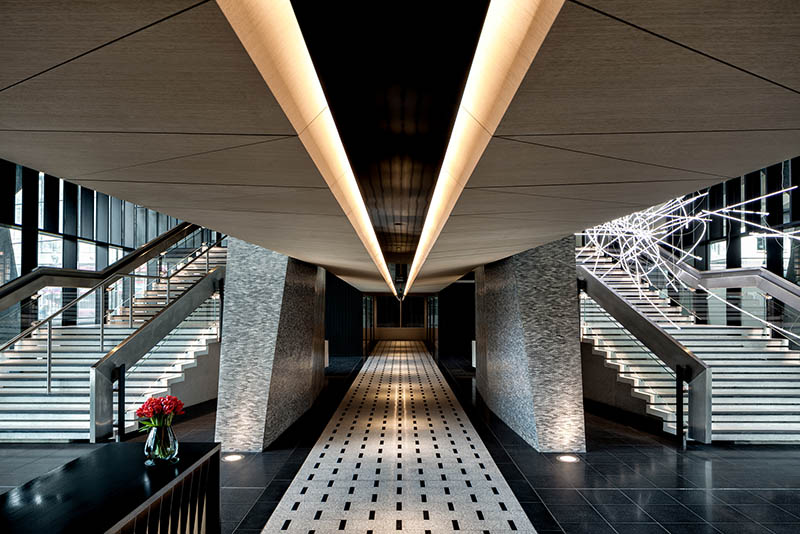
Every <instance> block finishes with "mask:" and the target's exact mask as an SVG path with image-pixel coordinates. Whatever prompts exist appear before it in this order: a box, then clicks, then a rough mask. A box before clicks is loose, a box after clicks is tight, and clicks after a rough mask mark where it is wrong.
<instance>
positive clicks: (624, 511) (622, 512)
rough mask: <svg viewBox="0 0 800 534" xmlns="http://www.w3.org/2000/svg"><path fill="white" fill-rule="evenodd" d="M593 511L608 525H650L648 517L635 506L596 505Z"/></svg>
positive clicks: (650, 520) (650, 518)
mask: <svg viewBox="0 0 800 534" xmlns="http://www.w3.org/2000/svg"><path fill="white" fill-rule="evenodd" d="M595 509H596V510H597V511H598V512H599V513H600V515H601V516H603V517H604V518H605V519H606V521H608V522H609V523H650V522H652V521H653V518H652V517H650V516H649V515H648V514H647V513H646V512H645V511H644V510H643V509H642V508H640V507H638V506H636V505H635V504H598V505H596V506H595Z"/></svg>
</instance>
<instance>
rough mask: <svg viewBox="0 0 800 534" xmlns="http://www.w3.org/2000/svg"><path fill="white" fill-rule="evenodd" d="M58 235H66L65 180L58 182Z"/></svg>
mask: <svg viewBox="0 0 800 534" xmlns="http://www.w3.org/2000/svg"><path fill="white" fill-rule="evenodd" d="M58 233H59V234H63V233H64V180H61V179H59V180H58Z"/></svg>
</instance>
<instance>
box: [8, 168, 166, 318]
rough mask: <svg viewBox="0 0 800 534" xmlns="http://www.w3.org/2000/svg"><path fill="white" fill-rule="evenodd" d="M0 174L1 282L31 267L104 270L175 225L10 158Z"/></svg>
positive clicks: (19, 274) (164, 218)
mask: <svg viewBox="0 0 800 534" xmlns="http://www.w3.org/2000/svg"><path fill="white" fill-rule="evenodd" d="M0 174H1V175H0V184H2V188H0V205H2V206H7V209H6V208H3V209H2V210H0V211H3V212H5V214H4V213H0V285H2V284H5V283H7V282H9V281H11V280H14V279H15V278H17V277H19V276H21V275H23V274H26V273H27V272H30V271H32V270H33V269H35V268H36V267H64V268H71V269H83V270H92V271H94V270H99V269H103V268H105V267H107V266H108V265H110V264H111V263H114V262H115V261H117V260H119V259H121V258H122V257H123V256H125V255H126V254H128V253H129V252H131V251H132V250H134V249H135V248H136V247H139V246H141V245H143V244H145V243H146V242H147V241H149V240H151V239H153V238H155V237H157V236H158V235H160V234H162V233H164V232H165V231H167V230H169V229H171V228H173V227H175V225H177V224H178V223H179V221H178V220H177V219H175V218H174V217H169V216H167V215H164V214H162V213H158V212H156V211H153V210H151V209H148V208H145V207H143V206H137V205H135V204H132V203H130V202H124V201H122V200H120V199H118V198H114V197H111V196H108V195H105V194H103V193H99V192H97V191H93V190H91V189H87V188H85V187H82V186H78V185H75V184H72V183H70V182H66V181H64V180H61V179H59V178H56V177H53V176H49V175H47V174H45V173H43V172H38V171H35V170H32V169H28V168H25V167H22V166H20V165H15V164H13V163H11V162H6V161H3V160H0ZM26 214H28V215H26ZM53 298H54V299H55V297H53ZM55 300H57V299H55ZM55 300H54V301H55ZM41 307H42V306H41V305H40V308H41Z"/></svg>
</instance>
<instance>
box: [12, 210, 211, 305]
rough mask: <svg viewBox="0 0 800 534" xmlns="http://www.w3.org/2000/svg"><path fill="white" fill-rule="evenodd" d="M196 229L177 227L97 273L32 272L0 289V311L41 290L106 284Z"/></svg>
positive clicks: (187, 225) (51, 269) (184, 225)
mask: <svg viewBox="0 0 800 534" xmlns="http://www.w3.org/2000/svg"><path fill="white" fill-rule="evenodd" d="M200 228H201V227H200V226H198V225H196V224H192V223H186V222H184V223H181V224H179V225H177V226H176V227H175V228H172V229H171V230H169V231H167V232H164V233H163V234H162V235H160V236H158V237H156V238H155V239H152V240H151V241H149V242H147V243H145V244H144V245H142V246H141V247H139V248H138V249H136V250H134V251H133V252H131V253H130V254H128V255H126V256H124V257H123V258H121V259H120V260H119V261H116V262H114V263H113V264H111V265H109V266H108V267H106V268H105V269H102V270H100V271H82V270H78V269H63V268H57V267H39V268H37V269H34V270H33V271H32V272H30V273H28V274H25V275H22V276H20V277H19V278H16V279H14V280H12V281H10V282H8V283H7V284H4V285H3V286H2V287H0V310H5V309H7V308H9V307H10V306H13V305H14V304H16V303H18V302H20V301H21V300H23V299H26V298H28V297H31V296H33V295H35V294H36V293H37V292H38V291H39V290H41V289H43V288H45V287H50V286H53V287H94V286H95V284H96V283H97V282H98V281H101V280H106V279H108V278H109V277H111V276H112V275H114V274H119V273H129V272H131V271H133V270H135V269H136V268H137V267H139V266H140V265H143V264H144V263H147V262H148V261H149V260H151V259H153V258H155V257H157V256H158V255H159V254H161V252H163V251H165V250H167V249H168V248H170V247H171V246H172V245H174V244H175V243H177V242H179V241H181V240H182V239H184V238H185V237H187V236H189V235H191V234H192V233H194V232H196V231H197V230H199V229H200Z"/></svg>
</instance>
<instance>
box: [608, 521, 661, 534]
mask: <svg viewBox="0 0 800 534" xmlns="http://www.w3.org/2000/svg"><path fill="white" fill-rule="evenodd" d="M611 526H612V527H614V530H616V531H617V534H666V532H667V531H666V530H665V529H664V527H662V526H661V525H659V524H658V523H612V524H611Z"/></svg>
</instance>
